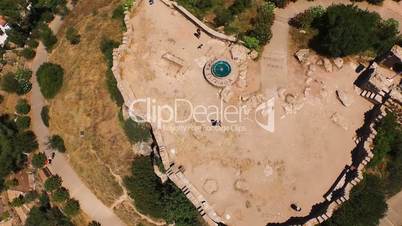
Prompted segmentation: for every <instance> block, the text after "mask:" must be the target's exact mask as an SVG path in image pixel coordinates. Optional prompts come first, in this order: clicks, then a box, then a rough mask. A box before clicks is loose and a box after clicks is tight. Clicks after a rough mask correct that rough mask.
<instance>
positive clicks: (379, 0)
mask: <svg viewBox="0 0 402 226" xmlns="http://www.w3.org/2000/svg"><path fill="white" fill-rule="evenodd" d="M383 1H384V0H367V2H368V3H370V4H374V5H381V4H382V2H383Z"/></svg>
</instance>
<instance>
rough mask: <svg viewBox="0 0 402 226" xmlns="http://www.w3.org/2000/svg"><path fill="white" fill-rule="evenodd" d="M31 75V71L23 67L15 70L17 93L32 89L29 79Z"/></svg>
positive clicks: (20, 93) (24, 92)
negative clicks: (17, 85)
mask: <svg viewBox="0 0 402 226" xmlns="http://www.w3.org/2000/svg"><path fill="white" fill-rule="evenodd" d="M31 77H32V71H31V70H29V69H25V68H18V70H17V71H16V72H15V79H17V81H18V84H19V88H18V90H17V94H18V95H24V94H27V93H29V91H31V89H32V83H31V82H30V79H31Z"/></svg>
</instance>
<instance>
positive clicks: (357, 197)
mask: <svg viewBox="0 0 402 226" xmlns="http://www.w3.org/2000/svg"><path fill="white" fill-rule="evenodd" d="M383 189H384V188H383V187H382V185H381V180H380V179H379V178H378V177H376V176H374V175H365V179H364V180H363V181H362V182H361V183H360V184H358V185H357V186H356V187H354V188H353V189H352V192H351V195H350V200H349V201H347V202H345V203H344V204H343V205H342V206H341V207H340V208H339V209H337V210H336V211H335V213H334V215H333V216H332V217H331V218H330V219H328V220H327V221H325V222H324V223H322V224H321V225H322V226H339V225H361V226H363V225H364V226H377V225H378V223H379V220H380V219H381V218H382V217H383V216H384V215H385V212H386V211H387V203H386V202H385V195H384V191H383Z"/></svg>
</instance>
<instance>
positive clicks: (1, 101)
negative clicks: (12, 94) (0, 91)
mask: <svg viewBox="0 0 402 226" xmlns="http://www.w3.org/2000/svg"><path fill="white" fill-rule="evenodd" d="M3 101H4V96H3V95H0V104H1V103H3Z"/></svg>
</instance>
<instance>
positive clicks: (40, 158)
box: [32, 152, 47, 168]
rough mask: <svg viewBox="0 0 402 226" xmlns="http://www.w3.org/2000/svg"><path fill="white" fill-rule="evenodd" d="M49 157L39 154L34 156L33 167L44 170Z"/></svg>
mask: <svg viewBox="0 0 402 226" xmlns="http://www.w3.org/2000/svg"><path fill="white" fill-rule="evenodd" d="M46 160H47V157H46V155H45V153H43V152H39V153H37V154H34V155H33V157H32V165H33V167H35V168H42V167H44V166H45V164H46Z"/></svg>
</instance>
